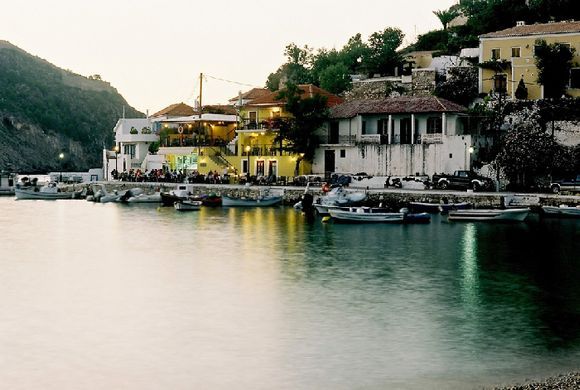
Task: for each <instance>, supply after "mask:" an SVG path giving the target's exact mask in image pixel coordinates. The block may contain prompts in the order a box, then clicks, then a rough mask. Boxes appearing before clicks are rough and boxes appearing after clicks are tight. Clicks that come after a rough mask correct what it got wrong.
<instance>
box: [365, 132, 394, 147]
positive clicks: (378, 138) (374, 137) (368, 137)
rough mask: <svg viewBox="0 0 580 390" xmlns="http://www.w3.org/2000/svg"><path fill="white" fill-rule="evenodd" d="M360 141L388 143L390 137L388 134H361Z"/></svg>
mask: <svg viewBox="0 0 580 390" xmlns="http://www.w3.org/2000/svg"><path fill="white" fill-rule="evenodd" d="M360 141H361V142H364V143H369V144H381V145H383V144H386V143H387V142H388V138H387V136H386V135H383V134H361V135H360Z"/></svg>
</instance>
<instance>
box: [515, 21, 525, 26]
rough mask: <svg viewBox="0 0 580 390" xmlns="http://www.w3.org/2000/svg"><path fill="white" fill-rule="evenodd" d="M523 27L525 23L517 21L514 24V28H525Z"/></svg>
mask: <svg viewBox="0 0 580 390" xmlns="http://www.w3.org/2000/svg"><path fill="white" fill-rule="evenodd" d="M525 25H526V22H524V21H523V20H518V21H517V22H516V27H521V26H525Z"/></svg>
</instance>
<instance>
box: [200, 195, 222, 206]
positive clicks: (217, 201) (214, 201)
mask: <svg viewBox="0 0 580 390" xmlns="http://www.w3.org/2000/svg"><path fill="white" fill-rule="evenodd" d="M195 200H200V201H201V204H203V205H204V206H205V207H221V205H222V202H223V199H222V197H221V196H219V195H216V194H209V195H203V196H201V197H200V198H199V199H195Z"/></svg>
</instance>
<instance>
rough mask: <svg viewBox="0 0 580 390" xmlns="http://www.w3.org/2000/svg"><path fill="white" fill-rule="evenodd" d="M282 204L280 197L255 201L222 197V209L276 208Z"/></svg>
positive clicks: (260, 198)
mask: <svg viewBox="0 0 580 390" xmlns="http://www.w3.org/2000/svg"><path fill="white" fill-rule="evenodd" d="M280 203H282V197H281V196H273V195H268V196H261V197H258V198H256V199H252V198H232V197H229V196H225V195H224V196H223V197H222V205H223V206H224V207H267V206H276V205H279V204H280Z"/></svg>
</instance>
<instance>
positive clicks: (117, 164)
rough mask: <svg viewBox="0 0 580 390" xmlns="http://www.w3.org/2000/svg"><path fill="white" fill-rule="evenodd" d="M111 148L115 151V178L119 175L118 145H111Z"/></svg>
mask: <svg viewBox="0 0 580 390" xmlns="http://www.w3.org/2000/svg"><path fill="white" fill-rule="evenodd" d="M113 150H114V151H115V176H116V177H115V180H116V179H117V178H118V177H119V163H118V161H119V146H117V145H115V146H114V147H113Z"/></svg>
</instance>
